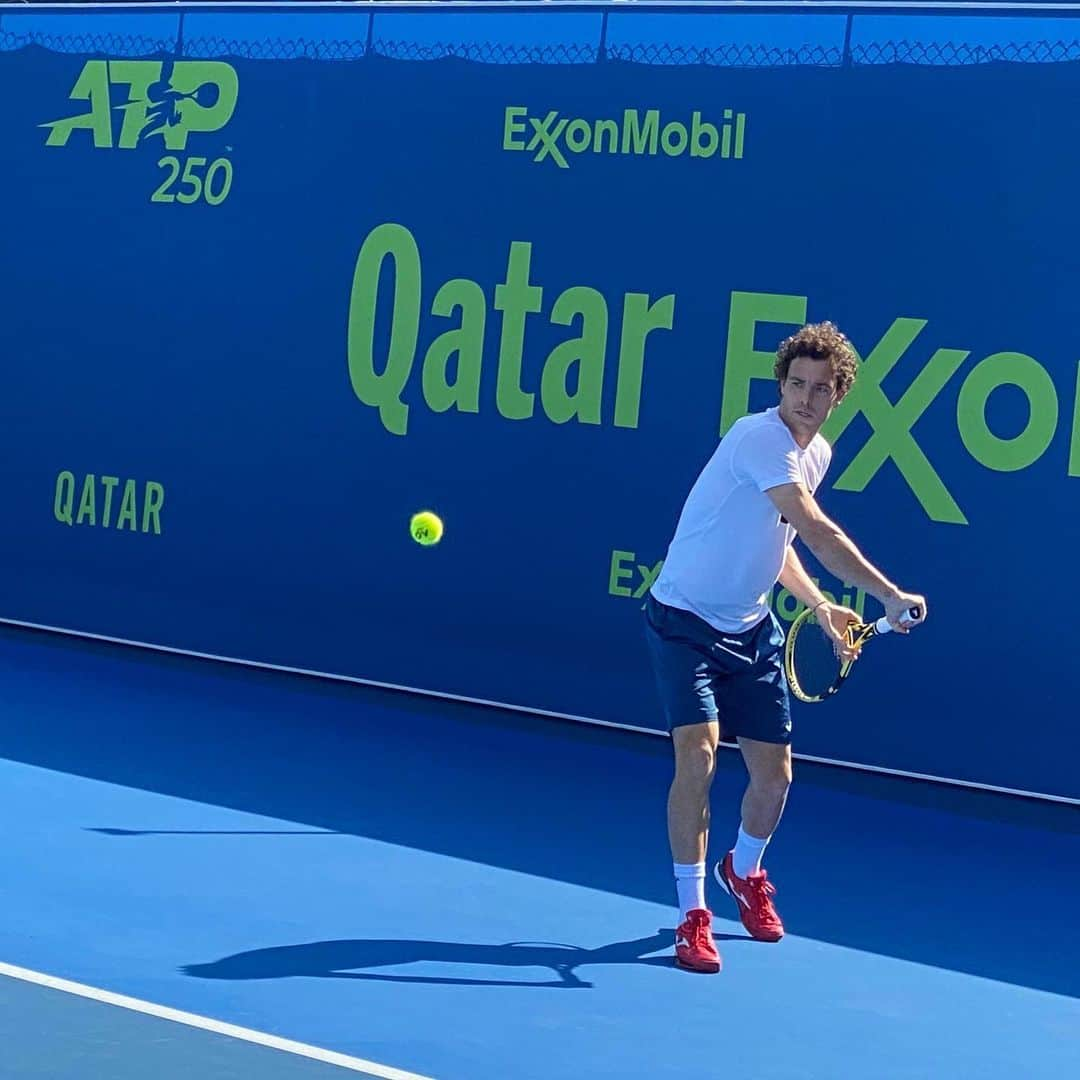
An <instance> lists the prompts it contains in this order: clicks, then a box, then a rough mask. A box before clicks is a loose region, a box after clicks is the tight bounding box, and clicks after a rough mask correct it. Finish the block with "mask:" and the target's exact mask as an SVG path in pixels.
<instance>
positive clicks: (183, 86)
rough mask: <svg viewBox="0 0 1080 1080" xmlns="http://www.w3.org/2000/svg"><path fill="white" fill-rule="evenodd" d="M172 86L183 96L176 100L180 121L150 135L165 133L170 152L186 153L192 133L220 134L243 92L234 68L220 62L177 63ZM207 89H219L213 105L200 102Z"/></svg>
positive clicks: (171, 82) (174, 66)
mask: <svg viewBox="0 0 1080 1080" xmlns="http://www.w3.org/2000/svg"><path fill="white" fill-rule="evenodd" d="M116 63H117V61H113V66H114V67H115V65H116ZM169 85H170V87H171V88H172V89H173V90H175V91H176V92H177V93H178V94H179V95H180V96H179V97H178V98H177V101H176V111H177V114H178V116H179V120H178V121H177V122H176V123H175V124H171V125H169V126H165V125H162V127H160V128H157V129H156V130H155V131H152V132H150V133H149V134H154V135H156V134H158V133H159V132H160V133H161V134H163V135H164V136H165V145H166V147H168V149H170V150H183V149H184V148H185V147H186V146H187V137H188V135H189V134H190V133H191V132H193V131H198V132H203V133H205V132H210V131H220V130H221V129H222V128H223V127H224V126H225V125H226V124H227V123H228V122H229V120H230V119H231V118H232V114H233V110H234V109H235V108H236V101H237V97H238V96H239V90H240V82H239V79H238V78H237V75H236V70H235V68H233V67H232V66H231V65H230V64H226V63H224V62H222V61H220V60H177V61H176V62H175V63H174V64H173V68H172V78H171V79H170V80H169ZM204 86H214V87H216V88H217V97H216V98H215V99H214V103H213V105H201V104H200V103H199V94H198V91H199V90H201V89H202V88H203V87H204Z"/></svg>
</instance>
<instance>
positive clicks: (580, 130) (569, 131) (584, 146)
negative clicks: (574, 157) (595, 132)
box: [564, 120, 592, 154]
mask: <svg viewBox="0 0 1080 1080" xmlns="http://www.w3.org/2000/svg"><path fill="white" fill-rule="evenodd" d="M564 138H565V139H566V147H567V149H568V150H572V151H573V152H574V153H575V154H580V153H582V152H583V151H585V150H588V149H589V146H590V144H591V143H592V128H591V127H590V126H589V122H588V120H571V121H570V123H569V124H568V125H567V127H566V134H565V136H564Z"/></svg>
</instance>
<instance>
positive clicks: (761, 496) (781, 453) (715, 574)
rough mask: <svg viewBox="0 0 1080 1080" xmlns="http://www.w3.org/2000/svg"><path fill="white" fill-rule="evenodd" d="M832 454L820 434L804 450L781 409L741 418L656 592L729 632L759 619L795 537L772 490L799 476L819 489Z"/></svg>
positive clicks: (683, 522) (688, 507)
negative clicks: (775, 500) (770, 493)
mask: <svg viewBox="0 0 1080 1080" xmlns="http://www.w3.org/2000/svg"><path fill="white" fill-rule="evenodd" d="M831 459H832V448H831V447H830V446H829V444H828V443H827V442H826V441H825V440H824V439H823V438H822V437H821V435H820V434H817V435H815V436H814V439H813V441H812V442H811V443H810V445H809V446H808V447H807V448H806V449H805V450H803V449H802V448H801V447H800V446H799V444H798V443H797V442H796V441H795V439H794V437H793V436H792V434H791V432H790V431H789V430H788V426H787V425H786V424H785V423H784V421H783V420H781V419H780V414H779V412H778V411H777V409H776V408H772V409H768V410H767V411H765V412H763V413H755V414H753V415H752V416H744V417H743V418H742V419H741V420H737V421H736V422H735V423H734V424H733V425H732V427H731V430H730V431H729V432H728V433H727V435H725V436H724V438H723V439H721V441H720V445H719V446H718V447H717V448H716V451H715V453H714V454H713V456H712V457H711V458H710V459H709V461H708V463H707V464H706V465H705V468H704V469H702V471H701V475H700V476H699V477H698V478H697V481H696V482H695V484H694V486H693V487H692V488H691V489H690V494H689V495H688V496H687V497H686V503H685V505H684V506H683V509H682V514H681V515H680V516H679V524H678V526H677V527H676V529H675V536H674V538H673V539H672V541H671V545H670V547H669V548H668V553H667V558H666V559H665V561H664V566H663V569H662V570H661V571H660V576H659V578H657V580H656V582H655V584H654V585H653V587H652V590H651V591H652V593H653V595H654V596H655V597H656V599H657V600H659V601H661V603H664V604H667V605H669V606H670V607H677V608H682V609H683V610H684V611H691V612H693V613H694V614H695V615H698V616H699V617H700V618H702V619H704V620H705V621H706V622H707V623H709V624H710V625H711V626H713V627H715V628H716V629H717V630H720V631H721V632H723V633H729V634H730V633H740V632H742V631H744V630H749V629H751V628H752V627H754V626H756V625H757V624H758V623H759V622H760V621H761V620H762V619H763V618H765V616H766V615H767V614H768V610H769V594H770V593H771V592H772V588H773V586H774V585H775V584H776V582H777V580H778V578H779V577H780V571H781V569H782V568H783V565H784V556H785V554H786V552H787V549H788V546H789V545H790V544H791V542H792V540H794V538H795V529H794V528H793V527H792V526H791V525H789V524H788V523H787V522H786V521H784V520H783V519H781V517H780V512H779V511H778V510H777V509H776V507H775V506H774V505H773V502H772V500H771V499H770V498H769V496H768V495H766V494H765V492H766V491H768V489H769V488H773V487H778V486H780V485H781V484H797V483H802V484H805V485H806V487H807V488H808V489H809V490H810V491H811V492H814V491H816V490H817V487H818V485H819V484H820V483H821V481H822V479H823V478H824V476H825V470H826V469H828V467H829V462H830V460H831Z"/></svg>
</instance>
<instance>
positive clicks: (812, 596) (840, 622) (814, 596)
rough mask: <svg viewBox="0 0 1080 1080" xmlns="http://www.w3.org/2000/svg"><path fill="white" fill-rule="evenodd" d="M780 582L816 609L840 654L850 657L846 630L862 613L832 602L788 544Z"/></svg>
mask: <svg viewBox="0 0 1080 1080" xmlns="http://www.w3.org/2000/svg"><path fill="white" fill-rule="evenodd" d="M779 580H780V584H781V585H783V586H784V588H785V589H787V591H788V592H789V593H791V595H792V596H794V597H795V599H796V600H801V601H802V602H803V603H804V604H805V605H806V606H807V607H808V608H813V609H814V615H815V617H816V618H817V620H818V622H819V623H821V625H822V627H823V628H824V630H825V632H826V633H827V634H828V635H829V637H830V639H831V640H832V642H833V644H834V645H835V646H836V647H837V648H838V649H839V650H840V653H841V655H843V656H844V657H845V658H850V656H852V655H854V654H851V653H850V652H849V650H848V647H847V638H846V637H845V636H844V631H845V630H846V629H847V626H848V624H849V623H853V622H858V621H859V615H858V613H857V612H855V611H852V610H851V608H846V607H844V606H843V605H841V604H833V603H830V602H829V600H828V599H827V598H826V597H825V594H824V593H823V592H822V591H821V590H820V589H819V588H818V587H817V585H815V584H814V581H813V579H812V578H811V577H810V575H809V574H808V573H807V572H806V567H805V566H803V564H802V559H800V558H799V556H798V555H797V554H796V553H795V548H794V547H792V546H791V545H790V544H789V545H788V549H787V554H786V555H785V556H784V565H783V568H782V569H781V571H780V579H779Z"/></svg>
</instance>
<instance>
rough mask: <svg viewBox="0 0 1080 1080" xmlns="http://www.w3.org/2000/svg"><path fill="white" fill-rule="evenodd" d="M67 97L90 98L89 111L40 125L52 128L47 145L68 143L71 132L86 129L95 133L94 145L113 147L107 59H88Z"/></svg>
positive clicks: (83, 99) (85, 99)
mask: <svg viewBox="0 0 1080 1080" xmlns="http://www.w3.org/2000/svg"><path fill="white" fill-rule="evenodd" d="M68 97H69V98H70V99H71V100H72V101H89V102H90V111H89V112H88V113H84V114H83V115H82V116H72V117H69V118H67V119H65V120H53V121H52V122H51V123H48V124H39V125H38V126H39V127H43V128H49V129H50V131H49V137H48V138H47V139H46V140H45V145H46V146H66V145H67V141H68V139H70V138H71V133H72V132H73V131H76V130H78V129H85V130H87V131H89V132H91V133H92V134H93V137H94V146H96V147H99V148H101V147H109V146H112V104H111V102H110V100H109V66H108V61H106V60H87V62H86V63H85V64H84V65H83V69H82V71H81V72H80V74H79V78H78V79H77V80H76V82H75V85H74V86H73V87H72V89H71V93H70V94H69V95H68Z"/></svg>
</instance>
